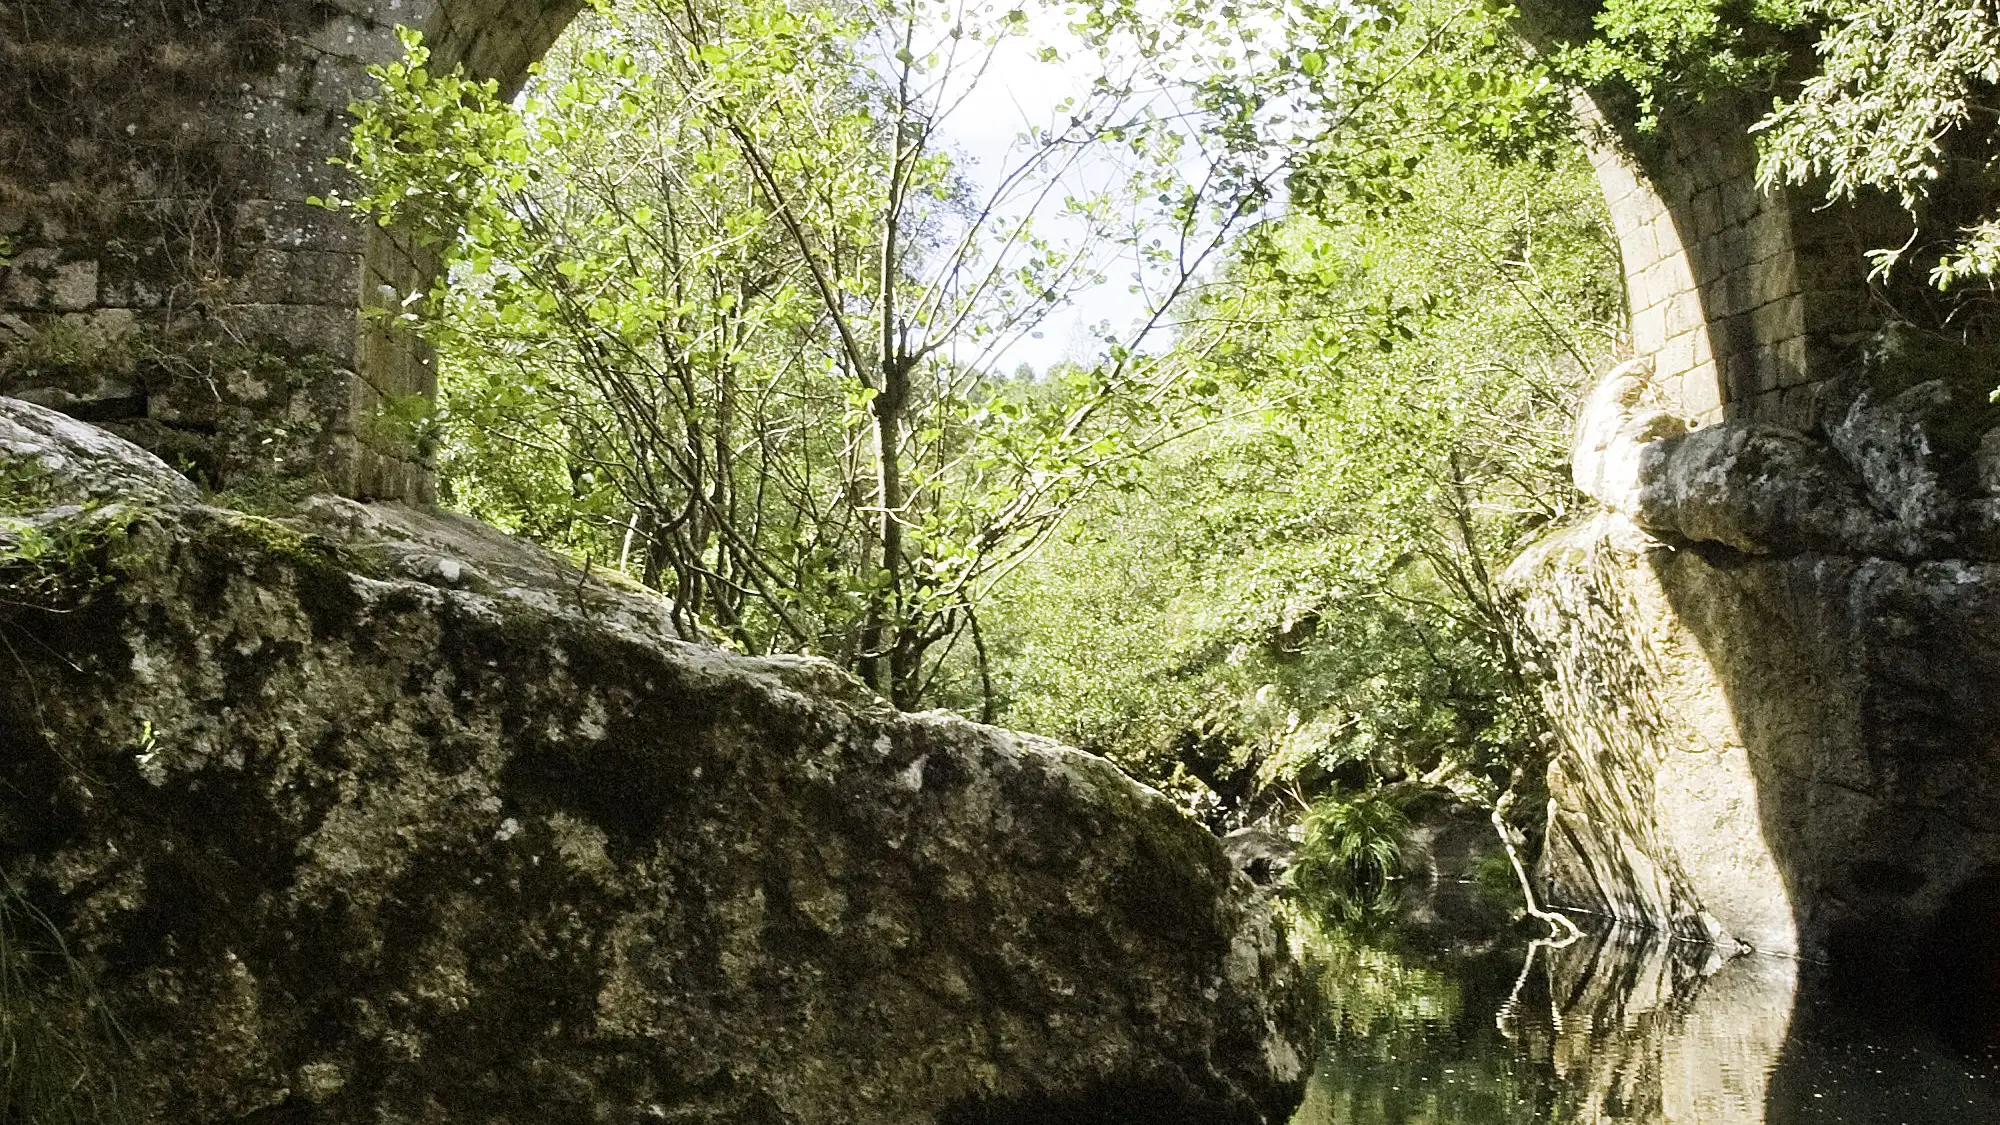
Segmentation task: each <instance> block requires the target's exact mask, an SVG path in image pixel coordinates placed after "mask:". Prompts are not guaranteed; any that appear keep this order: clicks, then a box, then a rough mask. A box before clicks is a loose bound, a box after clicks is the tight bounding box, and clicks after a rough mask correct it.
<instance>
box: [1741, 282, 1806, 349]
mask: <svg viewBox="0 0 2000 1125" xmlns="http://www.w3.org/2000/svg"><path fill="white" fill-rule="evenodd" d="M1750 320H1751V323H1752V325H1754V326H1755V328H1756V332H1757V339H1758V341H1759V342H1762V343H1775V342H1776V341H1779V340H1784V339H1789V338H1791V337H1793V336H1803V335H1805V331H1806V306H1805V299H1804V298H1803V297H1801V296H1800V295H1799V294H1797V293H1791V294H1788V295H1786V296H1783V297H1779V298H1778V299H1776V300H1774V301H1770V302H1768V303H1766V304H1763V305H1760V306H1758V307H1757V308H1755V309H1752V310H1751V312H1750Z"/></svg>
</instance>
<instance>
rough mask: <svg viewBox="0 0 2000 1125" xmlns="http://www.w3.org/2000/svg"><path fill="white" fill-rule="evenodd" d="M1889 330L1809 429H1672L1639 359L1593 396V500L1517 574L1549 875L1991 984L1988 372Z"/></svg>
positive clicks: (1643, 913) (1974, 993) (1839, 953)
mask: <svg viewBox="0 0 2000 1125" xmlns="http://www.w3.org/2000/svg"><path fill="white" fill-rule="evenodd" d="M1894 343H1895V342H1894V341H1893V339H1891V340H1889V341H1887V342H1886V343H1884V344H1882V345H1881V346H1880V351H1879V352H1878V354H1876V355H1875V356H1873V357H1871V358H1870V359H1868V360H1867V361H1866V362H1865V363H1861V364H1859V365H1858V370H1857V371H1856V373H1855V374H1854V376H1853V377H1852V378H1850V379H1849V380H1848V381H1847V382H1846V384H1845V385H1844V386H1843V387H1842V388H1840V390H1839V392H1838V393H1834V394H1829V396H1828V397H1827V398H1826V399H1825V400H1823V402H1822V408H1821V411H1820V416H1819V421H1818V423H1817V424H1816V425H1815V427H1814V429H1813V430H1811V431H1809V432H1808V431H1796V430H1786V429H1782V428H1779V427H1775V426H1770V425H1767V424H1761V423H1752V422H1732V423H1723V424H1719V425H1716V426H1712V427H1709V428H1706V429H1703V430H1699V431H1696V432H1693V433H1687V432H1685V427H1684V426H1682V427H1678V432H1677V428H1676V427H1674V426H1671V425H1667V424H1664V423H1663V421H1662V419H1661V418H1660V417H1659V416H1658V415H1657V414H1656V413H1650V414H1649V412H1648V411H1647V410H1646V409H1645V407H1644V400H1645V396H1644V393H1643V386H1642V384H1643V378H1644V372H1643V369H1638V368H1633V369H1627V370H1624V371H1621V372H1618V373H1615V375H1614V378H1613V379H1612V380H1610V381H1608V382H1607V384H1606V386H1605V387H1604V388H1602V389H1601V390H1600V393H1599V394H1598V396H1597V397H1596V398H1595V399H1594V400H1593V403H1592V406H1591V409H1590V411H1589V412H1588V416H1587V417H1586V419H1585V423H1584V428H1583V435H1584V438H1583V441H1582V442H1581V443H1580V448H1579V451H1578V458H1577V468H1578V484H1579V486H1580V487H1582V488H1583V489H1584V490H1585V491H1586V492H1588V493H1590V494H1591V495H1592V496H1593V497H1594V498H1595V499H1597V500H1598V502H1599V504H1600V509H1599V511H1598V512H1597V513H1596V514H1594V515H1592V516H1591V517H1589V518H1588V519H1587V520H1585V521H1584V522H1583V523H1581V524H1580V525H1578V526H1576V527H1573V528H1570V529H1568V530H1565V531H1562V532H1559V533H1557V534H1555V535H1553V536H1551V537H1549V538H1548V539H1546V540H1544V541H1543V542H1541V543H1539V544H1537V545H1536V546H1535V547H1534V548H1532V549H1531V550H1530V551H1528V552H1527V553H1526V554H1525V555H1523V556H1522V558H1520V559H1519V560H1518V561H1517V562H1516V564H1515V565H1514V567H1513V568H1512V570H1511V571H1510V574H1509V582H1510V584H1511V586H1512V588H1513V589H1514V590H1515V591H1517V593H1518V595H1519V598H1520V604H1521V609H1522V612H1523V616H1524V619H1525V621H1526V623H1527V625H1528V628H1529V631H1530V632H1531V633H1532V634H1533V635H1534V638H1535V641H1536V647H1537V648H1538V649H1539V653H1540V659H1541V661H1542V663H1543V664H1544V665H1545V668H1546V670H1547V671H1548V673H1549V681H1548V682H1549V685H1550V686H1549V689H1548V693H1547V695H1548V700H1549V703H1550V704H1551V707H1552V710H1553V711H1554V712H1555V714H1556V716H1557V718H1558V723H1559V726H1560V727H1561V728H1562V734H1563V743H1564V745H1563V748H1562V752H1561V753H1560V754H1559V755H1558V756H1557V760H1556V762H1555V765H1554V767H1553V769H1552V776H1551V789H1552V793H1553V796H1554V798H1555V808H1554V812H1553V815H1552V818H1551V822H1550V828H1549V844H1548V848H1547V851H1546V856H1545V865H1544V874H1545V875H1546V877H1547V878H1548V880H1549V881H1550V883H1551V889H1550V893H1551V895H1552V897H1554V898H1555V900H1556V901H1557V902H1559V903H1562V904H1564V905H1567V906H1570V907H1573V908H1579V909H1585V910H1591V911H1597V912H1601V913H1604V914H1609V915H1613V916H1615V917H1618V918H1621V919H1624V920H1627V921H1631V922H1637V923H1643V924H1646V925H1651V926H1657V927H1662V928H1668V929H1671V930H1673V931H1675V932H1677V933H1678V934H1680V935H1681V936H1684V937H1690V938H1697V939H1702V940H1709V941H1715V942H1720V943H1725V944H1730V943H1740V944H1741V945H1745V946H1749V947H1753V948H1756V949H1759V950H1764V951H1770V952H1782V953H1798V954H1803V955H1805V956H1807V957H1808V958H1812V959H1831V960H1833V961H1835V962H1836V963H1837V964H1840V965H1842V966H1843V967H1849V968H1855V969H1858V970H1882V971H1887V972H1901V971H1918V972H1919V973H1920V975H1924V976H1929V977H1932V978H1933V979H1936V980H1940V981H1944V982H1948V983H1947V985H1946V987H1948V988H1958V987H1961V986H1962V987H1963V988H1964V989H1966V992H1965V993H1964V996H1965V997H1966V998H1968V999H1971V1000H1973V1001H1976V1002H1979V1003H1984V1004H1988V1005H1993V1004H1994V1003H1995V1001H1996V1000H2000V988H1995V987H1994V985H1993V982H1994V981H1995V980H2000V965H1996V964H1992V963H1991V962H1992V961H1993V954H1992V942H1991V941H1990V939H1983V938H1979V937H1977V936H1976V935H1978V934H1981V933H1990V932H1991V931H1992V929H1993V928H1994V927H1995V926H1996V925H2000V895H1995V894H1993V893H1992V891H1991V889H1990V888H1991V887H1992V886H1994V885H2000V879H1996V876H2000V551H1996V550H1995V542H1996V541H1995V539H1994V537H1993V534H1992V527H1993V524H1992V517H1991V512H1992V511H1993V509H1994V504H1995V501H1996V498H2000V489H1996V488H1995V487H1994V485H1995V484H1996V483H2000V481H1996V480H1995V479H1994V474H1992V473H1991V472H1990V471H1989V469H1990V462H1991V461H1992V460H1993V456H1992V450H1993V448H1994V447H1995V442H1994V440H1993V436H1992V435H1993V434H1994V433H1995V432H1996V431H1995V430H1994V426H1995V424H1996V423H2000V418H1996V417H1995V416H1994V412H1993V409H1992V407H1991V405H1990V404H1989V403H1988V401H1987V394H1988V393H1989V392H1990V389H1991V388H1990V384H1991V383H1992V382H1993V378H1992V375H1991V374H1990V373H1989V372H1985V371H1982V370H1979V369H1970V370H1961V371H1960V372H1959V373H1957V374H1949V373H1947V374H1945V375H1942V376H1939V375H1935V374H1932V373H1927V372H1924V371H1922V370H1912V368H1913V367H1915V366H1917V365H1915V364H1912V363H1909V362H1907V360H1906V358H1904V357H1902V356H1900V354H1899V353H1898V352H1897V351H1896V350H1895V348H1894V347H1893V345H1894ZM1974 919H1977V921H1976V922H1975V921H1974ZM1982 942H1983V944H1981V943H1982ZM1982 950H1984V952H1982ZM1982 981H1983V982H1984V983H1982ZM1995 1010H2000V1008H1996V1009H1995Z"/></svg>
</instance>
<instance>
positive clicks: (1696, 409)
mask: <svg viewBox="0 0 2000 1125" xmlns="http://www.w3.org/2000/svg"><path fill="white" fill-rule="evenodd" d="M1679 389H1680V414H1681V416H1682V417H1684V418H1686V419H1688V420H1689V421H1692V422H1696V423H1705V422H1710V421H1713V420H1715V418H1717V417H1719V416H1720V414H1721V412H1722V386H1721V382H1720V380H1719V379H1718V378H1717V376H1716V372H1715V369H1714V365H1713V364H1711V365H1709V367H1708V369H1707V371H1706V372H1691V373H1689V374H1688V375H1686V376H1685V377H1683V378H1682V379H1681V381H1680V388H1679Z"/></svg>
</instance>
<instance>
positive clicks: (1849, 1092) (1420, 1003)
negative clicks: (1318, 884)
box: [1292, 936, 2000, 1125]
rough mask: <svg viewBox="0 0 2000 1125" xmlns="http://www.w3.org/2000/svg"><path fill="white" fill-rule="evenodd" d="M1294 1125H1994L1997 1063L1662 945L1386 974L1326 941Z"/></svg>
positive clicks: (1998, 1121)
mask: <svg viewBox="0 0 2000 1125" xmlns="http://www.w3.org/2000/svg"><path fill="white" fill-rule="evenodd" d="M1328 945H1329V949H1328V951H1327V955H1326V962H1327V964H1326V968H1325V974H1326V976H1325V981H1326V987H1325V991H1326V993H1327V995H1328V997H1329V1003H1330V1006H1331V1007H1332V1009H1333V1012H1332V1015H1331V1017H1330V1020H1329V1026H1330V1030H1329V1033H1328V1041H1327V1042H1326V1043H1325V1044H1323V1045H1322V1048H1321V1051H1320V1060H1319V1063H1318V1066H1317V1069H1316V1072H1315V1074H1314V1076H1313V1079H1312V1082H1311V1084H1310V1085H1309V1087H1308V1089H1307V1092H1306V1098H1305V1101H1304V1103H1303V1104H1302V1105H1301V1106H1300V1108H1299V1110H1298V1113H1297V1114H1296V1115H1295V1116H1294V1117H1293V1118H1292V1123H1293V1125H1527V1123H1531V1122H1532V1123H1544V1122H1546V1123H1551V1125H1599V1123H1608V1122H1620V1123H1633V1125H2000V1055H1997V1054H1996V1052H1995V1051H1994V1049H1993V1048H1990V1047H1976V1046H1969V1045H1964V1044H1961V1043H1957V1042H1955V1041H1953V1040H1951V1039H1949V1038H1947V1036H1946V1035H1945V1034H1943V1033H1942V1032H1940V1031H1938V1030H1935V1029H1934V1028H1933V1027H1932V1026H1931V1025H1932V1023H1933V1022H1934V1020H1933V1017H1932V1015H1930V1014H1921V1015H1920V1014H1918V1013H1916V1012H1914V1011H1910V1010H1905V1006H1904V1005H1901V1004H1899V1003H1897V1002H1896V1000H1895V998H1894V997H1893V996H1891V997H1883V996H1879V995H1878V996H1876V997H1873V998H1870V999H1865V1000H1861V999H1856V998H1854V997H1852V996H1850V995H1846V994H1843V993H1837V992H1836V991H1835V990H1834V989H1832V988H1831V987H1830V986H1826V985H1825V984H1824V983H1823V982H1819V981H1816V980H1815V979H1814V975H1813V973H1812V971H1811V970H1810V968H1809V967H1808V968H1807V970H1806V972H1805V973H1804V974H1803V976H1802V975H1801V973H1800V971H1799V970H1800V966H1799V964H1798V963H1797V962H1794V961H1790V960H1786V959H1781V958H1769V957H1738V958H1733V959H1729V960H1722V959H1720V958H1716V957H1713V956H1712V955H1708V954H1706V953H1704V952H1702V951H1700V950H1697V949H1693V948H1691V947H1687V946H1677V945H1669V944H1666V943H1663V942H1658V941H1651V942H1646V941H1639V942H1633V941H1629V940H1627V941H1621V940H1613V939H1611V938H1607V937H1604V936H1597V937H1587V938H1584V939H1582V940H1580V941H1577V942H1574V943H1572V944H1571V945H1569V946H1567V947H1562V948H1556V947H1551V946H1548V945H1546V944H1539V943H1538V944H1536V945H1535V946H1533V947H1531V948H1528V949H1522V948H1513V947H1507V946H1505V945H1503V946H1501V947H1499V948H1496V949H1493V950H1489V951H1486V952H1482V953H1476V954H1459V955H1453V956H1444V955H1434V956H1429V957H1422V956H1416V955H1401V956H1399V955H1393V954H1389V953H1386V952H1383V951H1381V950H1379V949H1375V948H1371V947H1369V946H1366V945H1362V944H1359V943H1353V942H1349V941H1346V940H1344V939H1342V938H1340V937H1338V936H1334V937H1331V938H1329V940H1328Z"/></svg>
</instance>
